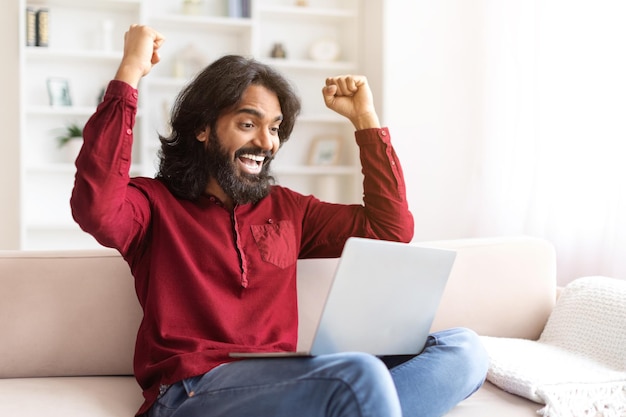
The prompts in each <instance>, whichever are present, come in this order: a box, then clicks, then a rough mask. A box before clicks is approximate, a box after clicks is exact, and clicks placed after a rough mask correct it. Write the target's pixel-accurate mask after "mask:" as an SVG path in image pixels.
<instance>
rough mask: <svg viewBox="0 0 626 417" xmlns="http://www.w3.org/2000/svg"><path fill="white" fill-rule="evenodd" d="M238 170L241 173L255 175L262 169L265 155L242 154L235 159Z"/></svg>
mask: <svg viewBox="0 0 626 417" xmlns="http://www.w3.org/2000/svg"><path fill="white" fill-rule="evenodd" d="M237 161H238V164H239V168H240V169H241V171H242V172H245V173H247V174H252V175H256V174H259V173H260V172H261V170H262V169H263V162H265V155H254V154H249V153H246V154H242V155H239V156H238V157H237Z"/></svg>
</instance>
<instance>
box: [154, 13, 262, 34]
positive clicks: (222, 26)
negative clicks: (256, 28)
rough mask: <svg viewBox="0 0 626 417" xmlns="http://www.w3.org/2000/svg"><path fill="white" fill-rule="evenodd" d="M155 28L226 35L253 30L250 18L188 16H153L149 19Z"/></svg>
mask: <svg viewBox="0 0 626 417" xmlns="http://www.w3.org/2000/svg"><path fill="white" fill-rule="evenodd" d="M149 20H150V23H151V24H152V25H154V26H170V27H171V26H174V27H175V28H176V29H177V30H197V29H201V30H211V31H219V32H221V33H225V34H233V33H235V34H238V33H239V34H241V33H248V32H250V31H251V30H252V20H250V19H249V18H234V17H220V16H187V15H184V14H173V15H170V16H152V17H150V18H149Z"/></svg>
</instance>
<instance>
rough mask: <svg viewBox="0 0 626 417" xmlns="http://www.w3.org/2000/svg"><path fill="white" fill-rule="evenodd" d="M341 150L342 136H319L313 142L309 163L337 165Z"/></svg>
mask: <svg viewBox="0 0 626 417" xmlns="http://www.w3.org/2000/svg"><path fill="white" fill-rule="evenodd" d="M340 151H341V138H340V137H338V136H318V137H315V138H313V141H312V142H311V150H310V153H309V165H315V166H332V165H337V163H338V162H339V156H340Z"/></svg>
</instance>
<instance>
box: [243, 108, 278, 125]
mask: <svg viewBox="0 0 626 417" xmlns="http://www.w3.org/2000/svg"><path fill="white" fill-rule="evenodd" d="M235 113H236V114H241V113H244V114H249V115H252V116H254V117H257V118H259V119H262V118H263V117H264V114H263V113H261V112H260V111H258V110H256V109H252V108H249V107H242V108H240V109H238V110H237V111H236V112H235ZM282 120H283V115H282V114H279V115H278V116H276V117H275V118H274V121H275V122H280V121H282Z"/></svg>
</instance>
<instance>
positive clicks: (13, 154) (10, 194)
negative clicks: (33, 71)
mask: <svg viewBox="0 0 626 417" xmlns="http://www.w3.org/2000/svg"><path fill="white" fill-rule="evenodd" d="M18 17H19V10H18V2H17V1H8V2H4V3H3V6H2V13H0V39H2V65H0V91H1V92H2V97H5V98H6V97H10V98H11V100H10V101H8V102H7V101H6V99H5V101H3V102H2V106H1V108H0V126H2V147H1V148H0V193H1V197H0V249H18V248H19V239H20V229H19V220H18V219H19V218H20V213H19V206H20V204H19V201H20V194H19V175H18V173H19V172H20V169H19V129H20V124H19V112H18V107H19V103H18V101H17V100H14V99H13V98H15V97H19V85H18V80H19V79H20V78H19V72H18V70H19V62H18V58H19V54H18V48H19V44H18V33H19V32H18V27H19V19H18Z"/></svg>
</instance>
